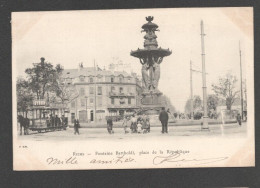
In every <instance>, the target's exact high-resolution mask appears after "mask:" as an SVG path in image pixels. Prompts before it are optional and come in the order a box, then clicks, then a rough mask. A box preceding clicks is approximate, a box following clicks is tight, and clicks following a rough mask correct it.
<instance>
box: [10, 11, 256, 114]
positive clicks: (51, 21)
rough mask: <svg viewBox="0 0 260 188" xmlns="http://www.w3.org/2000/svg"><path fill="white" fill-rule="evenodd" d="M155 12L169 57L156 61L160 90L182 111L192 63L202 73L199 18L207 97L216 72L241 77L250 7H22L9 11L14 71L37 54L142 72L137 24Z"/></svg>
mask: <svg viewBox="0 0 260 188" xmlns="http://www.w3.org/2000/svg"><path fill="white" fill-rule="evenodd" d="M146 16H154V20H153V22H154V23H156V24H157V25H158V26H159V30H160V32H157V33H156V35H157V37H158V38H157V41H158V44H159V46H161V47H162V48H169V49H170V50H172V54H171V55H170V56H168V57H165V58H164V60H163V63H162V64H161V79H160V81H159V89H160V90H161V91H162V92H163V93H164V94H165V95H167V96H169V97H170V99H171V101H172V104H173V105H174V106H175V107H176V108H177V110H180V111H183V110H184V106H185V103H186V101H187V99H188V98H189V97H190V72H189V68H190V67H189V66H190V60H191V61H193V64H194V69H196V70H201V38H200V21H201V20H203V21H204V31H205V33H206V36H205V52H206V71H207V73H208V75H207V86H208V94H210V93H212V90H211V84H212V83H216V82H217V80H218V78H219V77H220V76H223V75H225V74H226V73H228V72H229V73H232V74H234V75H236V76H237V77H238V79H239V41H240V43H241V50H242V63H243V76H244V77H245V76H246V70H247V69H248V67H249V66H248V65H251V67H250V68H252V64H253V13H252V9H251V8H198V9H197V8H193V9H188V8H183V9H135V10H104V11H102V10H98V11H56V12H22V13H13V14H12V39H13V40H12V43H13V74H15V75H16V76H25V73H24V71H25V69H26V68H27V67H31V66H32V63H34V62H39V61H40V58H41V57H45V59H46V61H48V62H51V63H53V64H58V63H60V64H62V66H63V67H64V68H65V69H69V68H70V69H71V68H77V67H78V64H79V63H80V62H83V65H84V66H85V67H88V66H93V61H94V59H95V61H96V63H97V64H98V65H99V66H100V67H102V68H103V67H104V66H106V67H108V65H109V64H110V63H111V62H112V58H113V57H118V58H119V59H121V60H122V61H123V62H124V63H130V64H131V65H132V69H133V71H134V72H137V73H139V74H140V73H141V65H140V63H139V60H138V59H137V58H134V57H132V56H130V51H131V50H136V49H137V48H143V42H144V38H143V36H144V33H141V26H142V25H143V24H144V23H146V22H147V21H146V20H145V17H146ZM193 78H194V79H193V88H194V91H193V93H194V95H200V96H201V97H202V75H201V74H200V73H194V74H193Z"/></svg>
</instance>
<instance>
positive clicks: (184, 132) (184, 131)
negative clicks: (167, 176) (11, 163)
mask: <svg viewBox="0 0 260 188" xmlns="http://www.w3.org/2000/svg"><path fill="white" fill-rule="evenodd" d="M209 127H210V130H209V131H202V130H201V126H194V125H193V126H171V127H169V128H168V132H169V133H168V134H162V133H161V128H160V127H151V132H150V133H147V134H142V133H140V134H137V133H135V134H131V133H128V134H125V133H124V130H123V128H114V134H108V132H107V129H106V128H81V129H79V132H80V134H79V135H74V129H73V128H68V129H67V130H62V131H54V132H44V133H38V132H30V135H22V136H20V135H18V138H19V139H21V140H35V141H39V142H40V141H48V140H60V141H63V140H66V141H70V140H71V141H73V140H100V139H108V140H122V139H124V140H127V139H129V140H131V139H157V138H165V139H168V138H169V139H172V138H186V137H221V136H223V137H244V136H246V135H247V125H246V123H243V124H242V126H239V125H238V124H226V125H224V126H223V128H222V125H210V126H209Z"/></svg>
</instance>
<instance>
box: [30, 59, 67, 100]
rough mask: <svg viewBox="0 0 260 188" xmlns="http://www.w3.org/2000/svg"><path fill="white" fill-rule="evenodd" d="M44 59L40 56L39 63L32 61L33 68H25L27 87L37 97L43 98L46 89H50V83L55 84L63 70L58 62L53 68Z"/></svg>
mask: <svg viewBox="0 0 260 188" xmlns="http://www.w3.org/2000/svg"><path fill="white" fill-rule="evenodd" d="M44 60H45V59H44V58H43V57H42V58H41V62H40V63H34V64H33V68H28V69H26V70H25V73H26V74H27V76H28V80H29V87H30V88H31V90H32V91H33V92H34V93H36V95H37V98H38V99H43V98H44V96H45V93H46V91H49V90H51V88H52V85H53V84H56V82H57V79H58V78H59V76H60V74H61V73H62V71H63V68H62V67H61V66H60V65H59V64H58V65H56V67H55V68H53V65H52V64H51V63H47V62H45V61H44Z"/></svg>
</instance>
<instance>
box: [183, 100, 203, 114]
mask: <svg viewBox="0 0 260 188" xmlns="http://www.w3.org/2000/svg"><path fill="white" fill-rule="evenodd" d="M193 110H194V112H195V111H201V110H202V100H201V98H200V96H198V95H195V96H194V97H193ZM185 113H186V114H190V113H191V99H188V100H187V101H186V104H185Z"/></svg>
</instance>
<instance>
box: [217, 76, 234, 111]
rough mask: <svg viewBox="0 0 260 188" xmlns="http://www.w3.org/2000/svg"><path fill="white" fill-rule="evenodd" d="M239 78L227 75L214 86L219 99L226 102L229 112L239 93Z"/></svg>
mask: <svg viewBox="0 0 260 188" xmlns="http://www.w3.org/2000/svg"><path fill="white" fill-rule="evenodd" d="M236 83H237V78H236V77H235V76H233V75H231V74H226V75H225V76H224V77H221V78H219V82H218V83H217V84H212V89H213V91H214V92H215V94H216V95H217V97H219V98H222V99H224V100H225V102H226V106H227V110H231V106H232V104H233V103H234V100H235V98H236V96H237V94H238V93H239V90H237V89H236Z"/></svg>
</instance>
